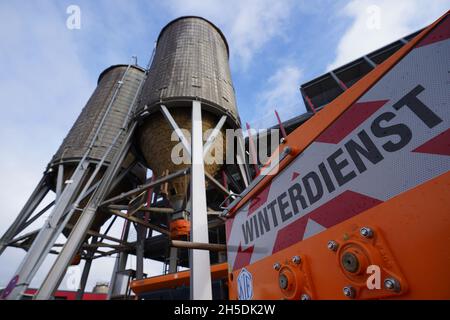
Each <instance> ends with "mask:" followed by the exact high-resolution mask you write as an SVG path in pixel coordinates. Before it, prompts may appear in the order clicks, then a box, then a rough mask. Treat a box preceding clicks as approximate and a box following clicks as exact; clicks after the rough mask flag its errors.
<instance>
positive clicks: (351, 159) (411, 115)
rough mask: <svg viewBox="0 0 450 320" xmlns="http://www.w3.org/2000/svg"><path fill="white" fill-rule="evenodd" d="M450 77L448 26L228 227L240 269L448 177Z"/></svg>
mask: <svg viewBox="0 0 450 320" xmlns="http://www.w3.org/2000/svg"><path fill="white" fill-rule="evenodd" d="M449 70H450V18H447V19H446V20H444V21H442V22H441V23H440V25H438V26H437V27H436V28H435V29H434V30H433V31H432V32H431V33H430V34H429V35H428V36H427V37H426V38H425V39H423V40H422V41H421V42H420V43H419V44H418V45H416V47H415V48H414V49H413V50H412V51H411V52H410V53H409V54H408V55H407V56H405V57H404V58H403V59H402V60H401V61H399V62H398V63H397V64H396V65H395V66H394V67H393V68H392V70H390V71H389V72H388V73H387V74H386V75H385V76H384V77H383V78H382V79H381V80H380V81H378V83H376V84H375V85H374V86H373V87H372V88H371V89H370V90H369V91H368V92H367V93H366V94H364V95H363V96H362V97H361V98H360V99H359V101H357V103H355V104H354V105H353V106H351V107H350V108H349V109H348V110H347V111H346V112H345V113H344V114H343V115H342V116H341V117H340V118H338V119H337V120H336V121H335V122H334V123H333V124H332V125H331V126H330V127H329V128H328V129H327V130H325V131H324V132H323V133H322V134H321V135H320V136H319V137H318V138H317V139H316V140H315V141H314V142H313V143H312V144H311V145H310V146H309V147H308V148H307V149H306V150H305V151H304V152H303V153H302V154H300V155H299V156H298V157H297V158H296V159H295V160H294V161H293V162H292V163H291V164H290V165H289V166H288V167H287V168H285V169H284V170H283V171H282V172H280V173H279V174H278V175H277V176H276V177H275V178H274V179H273V180H272V182H271V184H270V185H269V186H268V187H267V188H266V189H265V190H263V191H262V192H261V193H260V194H259V195H258V196H256V197H255V198H254V199H252V200H251V201H249V202H248V203H247V204H246V205H245V206H243V207H242V208H241V209H240V210H239V211H238V212H237V214H236V215H235V216H234V218H233V219H229V220H228V221H227V225H226V228H227V245H228V263H229V264H230V266H232V269H233V270H236V269H240V268H242V267H245V266H246V265H249V264H252V263H254V262H256V261H258V260H260V259H263V258H264V257H267V256H270V255H272V254H273V253H275V252H277V251H279V250H282V249H284V248H287V247H289V246H291V245H293V244H295V243H297V242H299V241H302V240H304V239H306V238H309V237H313V236H314V235H316V234H318V233H319V232H322V231H323V230H326V229H328V228H331V227H333V226H334V225H336V224H339V223H341V222H343V221H345V220H347V219H350V218H351V217H353V216H355V215H358V214H360V213H362V212H364V211H366V210H368V209H370V208H372V207H374V206H377V205H378V204H380V203H383V202H385V201H387V200H389V199H391V198H392V197H394V196H396V195H398V194H400V193H403V192H405V191H407V190H409V189H411V188H414V187H415V186H417V185H420V184H422V183H424V182H426V181H428V180H430V179H432V178H434V177H437V176H439V175H441V174H444V173H446V172H448V171H449V169H450V129H449V128H450V117H449V115H450V73H449V72H450V71H449ZM322 112H326V110H324V111H322Z"/></svg>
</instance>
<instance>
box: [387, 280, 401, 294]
mask: <svg viewBox="0 0 450 320" xmlns="http://www.w3.org/2000/svg"><path fill="white" fill-rule="evenodd" d="M384 287H385V288H386V289H388V290H391V291H396V292H398V291H400V283H399V282H398V280H397V279H394V278H387V279H386V280H384Z"/></svg>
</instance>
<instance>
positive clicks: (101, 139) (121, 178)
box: [0, 64, 146, 299]
mask: <svg viewBox="0 0 450 320" xmlns="http://www.w3.org/2000/svg"><path fill="white" fill-rule="evenodd" d="M144 78H145V71H144V70H143V69H141V68H139V67H137V66H134V65H131V64H130V65H117V66H112V67H110V68H108V69H106V70H105V71H104V72H103V73H102V74H101V75H100V77H99V80H98V85H97V88H96V89H95V91H94V93H93V94H92V96H91V98H90V99H89V101H88V102H87V104H86V106H85V107H84V109H83V110H82V112H81V114H80V116H79V117H78V119H77V120H76V122H75V124H74V126H73V127H72V129H71V130H70V131H69V133H68V135H67V136H66V138H65V139H64V141H63V143H62V145H61V146H60V148H59V149H58V151H57V152H56V154H55V155H54V157H53V159H52V160H51V162H50V163H49V165H48V167H47V170H46V171H45V173H44V176H43V178H42V180H41V181H40V182H39V184H38V186H37V187H36V189H35V191H34V192H33V194H32V195H31V197H30V198H29V200H28V202H27V203H26V204H25V206H24V208H23V209H22V211H21V212H20V213H19V215H18V217H17V218H16V220H15V222H14V223H13V224H12V226H11V227H10V228H9V229H8V230H7V232H6V233H5V235H4V236H3V237H2V238H1V242H0V253H1V252H2V251H3V249H4V248H5V247H6V246H7V245H9V244H10V241H11V240H12V239H13V238H14V237H15V236H16V235H17V234H19V233H20V232H21V231H23V230H24V229H25V228H26V227H27V226H28V225H29V224H30V223H32V221H34V220H35V219H36V217H39V216H40V215H42V214H43V213H44V212H45V210H48V209H50V208H52V210H51V213H50V214H49V215H48V217H47V219H46V222H45V223H44V225H43V227H42V228H41V229H39V230H38V232H36V233H32V234H31V235H30V236H29V237H28V238H26V239H25V240H23V241H22V242H21V245H22V246H21V247H22V248H23V249H25V250H27V251H28V252H27V254H26V256H25V258H24V259H23V261H22V263H21V265H20V266H19V268H18V270H17V272H16V274H15V276H14V277H13V279H12V280H11V282H10V284H9V285H8V290H7V292H6V294H5V292H4V293H3V298H8V299H18V298H20V296H21V295H22V294H23V292H24V290H25V289H26V288H27V286H28V284H29V283H30V281H31V279H32V278H33V276H34V274H35V273H36V271H37V270H38V268H39V267H40V265H41V264H42V262H43V259H44V258H45V257H46V256H47V254H48V253H49V252H50V251H51V249H52V247H53V245H54V243H55V241H56V239H57V238H58V236H59V235H60V234H61V233H62V232H63V233H64V234H65V235H66V236H69V234H70V235H72V233H71V230H72V228H76V227H77V226H78V225H79V224H80V222H81V221H80V220H81V218H80V217H81V216H82V214H81V213H82V212H83V213H84V212H85V211H86V210H87V209H89V208H92V206H91V207H90V204H91V203H92V201H94V202H95V201H98V199H99V196H98V193H99V192H100V191H102V192H104V193H105V195H111V194H115V193H118V192H121V190H128V189H130V188H132V187H134V186H136V185H137V184H139V183H142V182H143V180H144V179H145V172H146V169H145V167H143V166H142V165H139V164H137V161H135V159H134V156H133V154H132V153H131V151H129V150H131V149H130V148H129V147H126V145H127V143H128V142H127V141H128V140H129V138H128V136H129V133H128V131H130V130H131V129H130V128H129V123H130V119H131V118H132V115H133V111H134V106H135V102H136V101H137V96H138V94H139V92H140V89H141V87H142V82H143V79H144ZM128 145H129V143H128ZM119 172H120V174H118V173H119ZM116 176H117V177H116ZM114 178H115V180H113V179H114ZM50 190H53V191H55V193H56V196H55V200H54V201H53V207H52V205H51V204H50V205H49V206H47V207H46V209H45V210H44V211H40V212H39V213H36V214H35V215H34V216H33V217H31V216H32V214H33V213H34V211H35V209H36V208H37V207H38V206H39V204H40V203H41V202H42V200H43V199H44V198H45V195H46V194H47V193H48V191H50ZM97 208H98V206H96V207H95V210H91V213H92V219H90V220H89V223H88V224H86V229H85V231H84V232H83V233H82V234H81V238H80V240H79V241H76V242H73V241H71V240H70V236H69V238H68V240H67V242H66V245H74V248H75V251H74V254H75V252H78V250H81V245H82V244H83V243H84V242H85V238H86V234H87V232H88V230H91V232H95V231H92V230H99V229H100V227H101V225H102V224H103V223H104V222H105V221H106V220H107V219H108V218H109V215H108V214H107V213H106V212H104V211H103V210H101V209H99V210H97ZM19 238H20V237H19ZM19 247H20V246H19ZM79 252H81V251H79ZM72 257H73V255H72Z"/></svg>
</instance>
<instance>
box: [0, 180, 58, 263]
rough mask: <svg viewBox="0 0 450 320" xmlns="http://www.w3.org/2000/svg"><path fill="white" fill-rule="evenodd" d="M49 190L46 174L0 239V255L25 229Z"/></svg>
mask: <svg viewBox="0 0 450 320" xmlns="http://www.w3.org/2000/svg"><path fill="white" fill-rule="evenodd" d="M48 191H49V188H48V186H47V185H46V184H45V176H44V177H42V179H41V181H40V182H39V183H38V185H37V186H36V188H35V189H34V191H33V193H32V194H31V196H30V198H29V199H28V200H27V202H26V203H25V205H24V206H23V208H22V210H21V211H20V212H19V214H18V215H17V218H16V220H15V221H14V222H13V224H12V225H11V226H10V227H9V228H8V230H7V231H6V232H5V234H4V235H3V236H2V238H1V239H0V255H1V254H2V253H3V251H5V249H6V247H7V246H8V243H9V242H10V241H11V240H12V239H13V238H14V237H15V236H16V235H17V234H18V233H20V232H21V231H22V230H23V228H22V227H23V225H24V224H25V223H26V221H27V220H28V218H29V217H30V216H31V215H32V213H33V212H34V210H36V208H37V206H38V205H39V204H40V203H41V201H42V200H43V199H44V198H45V196H46V195H47V193H48Z"/></svg>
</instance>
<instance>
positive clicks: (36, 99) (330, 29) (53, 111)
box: [0, 0, 450, 290]
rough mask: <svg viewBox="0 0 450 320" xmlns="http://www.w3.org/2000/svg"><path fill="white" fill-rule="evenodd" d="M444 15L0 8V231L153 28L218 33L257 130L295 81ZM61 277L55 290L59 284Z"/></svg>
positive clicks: (281, 7)
mask: <svg viewBox="0 0 450 320" xmlns="http://www.w3.org/2000/svg"><path fill="white" fill-rule="evenodd" d="M70 5H77V6H78V7H79V8H80V9H81V28H80V29H75V30H70V29H68V28H67V27H66V20H67V18H68V14H67V13H66V10H67V8H68V6H70ZM449 9H450V0H432V1H430V0H396V1H391V0H353V1H334V0H317V1H306V0H305V1H301V0H277V1H274V0H227V1H220V0H217V1H216V0H166V1H140V0H126V1H125V0H122V1H120V0H96V1H88V0H82V1H78V0H70V1H66V0H58V1H56V0H55V1H47V0H39V1H37V0H15V1H5V0H3V1H0V21H1V28H0V39H1V42H0V70H1V72H0V101H1V102H0V103H1V104H0V108H1V117H0V148H1V150H2V156H1V157H0V190H1V192H0V203H2V210H1V211H0V234H3V232H4V231H5V230H6V228H7V227H8V225H9V224H10V223H11V222H12V221H13V219H14V217H15V215H16V214H17V212H18V211H19V210H20V208H21V206H22V205H23V203H24V202H25V201H26V199H27V197H28V196H29V194H30V193H31V191H32V189H33V188H34V186H35V184H36V183H37V182H38V180H39V179H40V176H41V174H42V171H43V170H44V168H45V166H46V164H47V163H48V161H49V160H50V158H51V156H52V155H53V153H54V152H55V151H56V149H57V148H58V146H59V144H60V143H61V141H62V139H63V138H64V136H65V134H66V133H67V131H68V130H69V129H70V127H71V125H72V123H73V122H74V121H75V119H76V117H77V115H78V114H79V112H80V111H81V109H82V107H83V106H84V104H85V103H86V101H87V99H88V98H89V96H90V94H91V93H92V91H93V90H94V88H95V85H96V81H97V77H98V75H99V74H100V72H101V71H102V70H103V69H105V68H106V67H108V66H110V65H113V64H119V63H128V62H129V61H130V57H131V56H132V55H137V56H138V58H139V63H140V64H141V65H146V63H147V61H148V59H149V57H150V53H151V51H152V48H153V45H154V42H155V40H156V38H157V36H158V34H159V31H160V30H161V28H162V27H163V26H164V25H165V24H167V23H168V22H169V21H171V20H172V19H174V18H176V17H178V16H182V15H200V16H203V17H205V18H207V19H209V20H211V21H212V22H213V23H215V24H216V25H217V26H218V27H219V28H221V29H222V30H223V32H224V34H225V36H226V37H227V39H228V42H229V45H230V51H231V57H230V63H231V72H232V77H233V81H234V86H235V89H236V94H237V102H238V108H239V112H240V115H241V118H242V120H243V122H244V123H245V122H249V123H250V124H251V125H252V126H253V127H258V128H263V127H266V126H269V125H272V124H274V123H275V122H276V121H275V117H274V114H273V110H274V109H275V108H276V109H277V110H278V111H279V113H280V115H281V118H282V119H283V120H287V119H289V118H290V117H293V116H296V115H299V114H302V113H303V112H304V111H305V107H304V105H303V101H302V99H301V96H300V93H299V90H298V88H299V85H300V84H302V83H304V82H306V81H308V80H310V79H312V78H314V77H316V76H318V75H321V74H322V73H324V72H326V71H327V70H329V69H330V68H333V67H337V66H340V65H342V64H344V63H346V62H349V61H351V60H352V59H354V58H358V57H359V56H361V55H363V54H365V53H368V52H370V51H372V50H375V49H377V48H379V47H381V46H383V45H386V44H388V43H390V42H392V41H395V40H397V39H398V38H401V37H403V36H405V35H408V34H409V33H412V32H414V31H416V30H417V29H419V28H422V27H424V26H426V25H427V24H429V23H431V22H432V21H433V20H435V19H436V18H438V17H439V16H440V15H442V14H443V13H444V12H445V11H447V10H449ZM117 232H118V230H117ZM23 255H24V254H23V252H21V251H19V250H15V249H8V250H7V251H5V253H4V254H3V255H2V256H0V287H1V286H5V285H6V284H7V283H8V281H9V279H10V278H11V277H12V275H13V274H14V271H15V269H16V268H17V266H18V264H19V262H20V259H21V258H22V257H23ZM50 262H51V261H46V263H45V264H44V266H43V268H42V270H41V271H40V272H39V273H38V275H37V276H36V279H35V280H34V281H33V283H32V286H37V285H38V284H39V282H40V281H42V277H43V274H44V271H45V269H46V268H47V267H48V266H49V263H50ZM112 264H113V259H106V260H105V261H101V262H96V263H95V264H94V268H93V272H92V275H91V277H90V279H89V283H88V289H89V290H90V289H91V288H92V286H93V285H94V284H95V282H96V281H108V280H109V277H110V270H111V268H112ZM130 267H133V261H132V262H130ZM145 271H146V272H147V273H149V274H150V275H156V274H158V273H159V272H161V266H160V265H155V264H147V268H146V270H145ZM69 280H70V279H69ZM69 280H65V281H63V284H62V286H64V287H66V288H67V287H70V281H69Z"/></svg>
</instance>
